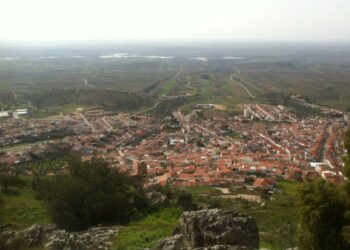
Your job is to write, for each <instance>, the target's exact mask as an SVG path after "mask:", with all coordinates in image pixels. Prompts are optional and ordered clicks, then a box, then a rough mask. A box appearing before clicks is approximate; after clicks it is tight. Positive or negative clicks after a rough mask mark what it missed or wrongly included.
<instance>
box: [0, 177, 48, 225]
mask: <svg viewBox="0 0 350 250" xmlns="http://www.w3.org/2000/svg"><path fill="white" fill-rule="evenodd" d="M30 179H31V178H26V179H25V182H26V186H24V187H21V188H11V191H9V192H7V193H1V200H2V204H1V205H0V224H1V223H3V224H12V225H15V226H17V227H18V228H26V227H29V226H31V225H32V224H35V223H39V224H43V223H50V219H49V215H48V213H47V211H46V209H45V205H44V203H43V201H40V200H38V199H36V198H35V197H34V192H33V190H32V189H31V187H30Z"/></svg>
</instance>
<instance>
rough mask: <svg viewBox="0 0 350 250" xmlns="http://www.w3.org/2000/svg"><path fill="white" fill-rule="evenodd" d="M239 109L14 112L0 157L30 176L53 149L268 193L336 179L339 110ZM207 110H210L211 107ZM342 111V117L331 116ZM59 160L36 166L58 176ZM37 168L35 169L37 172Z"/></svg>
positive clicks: (149, 176) (186, 182) (182, 181)
mask: <svg viewBox="0 0 350 250" xmlns="http://www.w3.org/2000/svg"><path fill="white" fill-rule="evenodd" d="M240 106H241V109H242V114H239V115H235V116H227V115H222V113H224V111H222V112H221V113H220V112H219V113H217V115H214V116H211V117H210V119H203V112H204V113H205V112H208V110H215V107H216V105H213V104H197V105H194V106H193V108H192V111H191V112H187V113H185V112H183V111H181V110H176V111H174V112H173V114H172V115H171V116H165V117H159V116H155V115H148V114H143V115H136V114H134V115H133V114H127V113H115V112H109V111H104V110H91V111H84V110H82V109H78V110H77V111H76V112H72V113H68V114H65V115H63V114H62V115H60V116H56V117H52V118H46V119H25V118H24V116H21V117H20V118H19V117H18V116H16V117H14V118H9V119H2V120H1V123H0V134H1V137H0V151H1V152H0V154H1V157H0V163H2V164H6V165H7V166H12V170H13V169H17V171H18V169H20V171H22V174H25V175H34V174H36V173H37V171H36V170H37V169H35V166H33V165H30V164H28V163H30V162H33V161H34V162H35V161H45V160H46V159H48V157H50V155H53V154H57V153H58V152H62V151H64V152H75V153H77V155H79V156H80V157H81V159H82V160H83V161H90V160H92V159H103V160H105V161H106V162H108V163H109V165H110V167H111V168H117V169H118V170H120V171H122V172H125V173H127V174H128V175H131V176H135V175H139V176H142V177H145V178H144V185H145V186H152V185H156V184H160V185H165V184H169V185H174V186H186V187H190V186H216V187H234V188H247V187H248V188H251V189H257V190H261V191H266V192H271V191H272V190H273V187H274V184H275V183H276V180H277V179H278V178H283V179H289V180H299V181H303V180H304V181H307V180H313V179H316V178H323V179H325V180H326V181H329V182H331V183H334V184H339V183H341V182H342V181H343V180H344V177H343V173H342V168H343V162H342V156H343V155H344V153H345V152H344V149H343V145H342V139H343V136H344V133H345V131H346V129H347V128H348V126H349V123H348V120H347V119H348V116H347V115H346V113H342V112H340V111H337V112H336V114H337V116H334V115H332V114H333V113H334V112H333V113H332V112H330V113H331V114H329V116H324V117H312V118H299V117H297V116H296V115H295V114H294V113H292V112H290V111H289V109H288V108H287V107H284V106H282V105H278V106H272V105H268V104H252V103H246V104H242V105H240ZM214 114H215V113H214ZM339 114H342V115H339ZM65 168H66V164H64V162H62V164H61V166H58V167H56V168H48V169H45V170H44V174H46V175H55V174H62V173H64V172H65V171H66V170H65ZM41 173H42V172H41Z"/></svg>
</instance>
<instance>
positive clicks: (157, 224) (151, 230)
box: [113, 208, 182, 250]
mask: <svg viewBox="0 0 350 250" xmlns="http://www.w3.org/2000/svg"><path fill="white" fill-rule="evenodd" d="M181 213H182V211H181V209H179V208H166V209H163V210H161V211H159V212H156V213H153V214H150V215H148V216H147V217H145V218H143V219H141V220H139V221H136V222H132V223H130V224H129V225H127V226H124V227H123V228H122V229H121V230H120V232H119V235H118V236H117V237H116V239H115V240H114V242H113V243H114V244H113V249H116V250H138V249H142V248H148V247H152V246H154V245H155V244H156V243H157V241H158V240H159V239H161V238H163V237H165V236H169V235H171V233H172V231H173V230H174V228H175V227H176V225H177V223H178V219H179V217H180V215H181Z"/></svg>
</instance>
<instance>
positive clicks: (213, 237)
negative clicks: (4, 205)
mask: <svg viewBox="0 0 350 250" xmlns="http://www.w3.org/2000/svg"><path fill="white" fill-rule="evenodd" d="M119 228H120V227H118V226H115V227H93V228H90V229H88V230H86V231H82V232H67V231H65V230H60V229H58V228H57V226H56V225H54V224H48V225H33V226H31V227H30V228H27V229H25V230H21V231H16V230H11V229H7V230H4V229H3V230H2V232H1V233H0V249H3V250H8V249H11V250H13V249H23V247H24V248H26V249H27V248H28V247H37V246H43V247H44V249H48V250H96V249H101V250H107V249H112V243H111V240H112V239H113V238H115V237H118V236H117V235H118V231H119ZM40 249H41V248H40ZM190 249H196V250H257V249H259V233H258V228H257V225H256V223H255V220H254V219H252V218H251V217H248V216H244V215H241V214H239V213H236V212H234V211H229V212H224V211H222V210H220V209H204V210H200V211H191V212H184V213H183V214H182V216H181V217H180V219H179V226H178V227H177V228H176V229H175V230H174V232H173V235H172V236H169V237H167V238H164V239H162V240H161V241H159V242H158V244H157V245H156V246H155V247H154V248H153V249H152V250H190Z"/></svg>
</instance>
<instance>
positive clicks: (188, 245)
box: [154, 209, 259, 250]
mask: <svg viewBox="0 0 350 250" xmlns="http://www.w3.org/2000/svg"><path fill="white" fill-rule="evenodd" d="M176 233H177V234H176V235H174V236H172V237H168V238H165V239H163V240H162V241H160V242H159V243H158V244H157V245H156V247H155V248H154V249H155V250H175V249H186V250H187V249H197V250H248V249H249V250H251V249H259V232H258V228H257V226H256V223H255V220H254V219H253V218H251V217H249V216H244V215H241V214H239V213H237V212H234V211H227V212H225V211H222V210H220V209H204V210H200V211H191V212H184V213H183V214H182V216H181V217H180V219H179V227H178V229H177V230H176Z"/></svg>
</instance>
